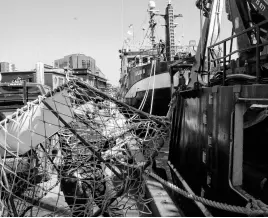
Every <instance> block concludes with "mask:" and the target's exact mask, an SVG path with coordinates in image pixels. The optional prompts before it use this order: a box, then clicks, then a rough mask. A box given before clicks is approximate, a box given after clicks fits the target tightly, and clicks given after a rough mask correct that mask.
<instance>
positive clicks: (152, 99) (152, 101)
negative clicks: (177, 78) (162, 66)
mask: <svg viewBox="0 0 268 218" xmlns="http://www.w3.org/2000/svg"><path fill="white" fill-rule="evenodd" d="M153 67H154V69H153V71H154V82H153V90H152V98H151V108H150V114H152V111H153V104H154V85H155V68H156V64H155V61H154V64H153Z"/></svg>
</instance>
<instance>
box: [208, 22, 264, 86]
mask: <svg viewBox="0 0 268 218" xmlns="http://www.w3.org/2000/svg"><path fill="white" fill-rule="evenodd" d="M267 23H268V20H265V21H262V22H260V23H259V24H256V25H254V26H252V27H250V28H248V29H246V30H244V31H242V32H240V33H238V34H236V35H232V36H230V37H228V38H226V39H224V40H222V41H220V42H218V43H215V44H213V45H211V46H209V47H208V48H207V55H208V71H209V72H210V64H211V62H212V63H214V64H215V62H217V61H220V60H223V78H222V85H223V86H224V85H225V79H226V70H227V69H226V62H227V61H226V59H227V58H228V57H229V59H230V58H231V56H232V55H234V54H236V53H238V52H244V51H248V50H251V49H256V83H260V81H261V69H260V47H264V46H266V45H268V42H263V43H260V26H262V25H264V24H267ZM251 30H255V33H256V43H255V44H253V45H251V46H249V47H247V48H243V49H237V50H235V51H233V52H229V54H226V52H227V51H226V50H227V49H226V42H227V41H229V40H233V39H234V38H237V37H239V36H241V35H243V34H247V33H248V32H249V31H251ZM222 44H223V55H222V56H221V57H217V58H213V57H212V55H211V51H212V50H213V49H214V48H215V47H216V46H217V45H222ZM230 51H231V50H230ZM208 86H210V73H208Z"/></svg>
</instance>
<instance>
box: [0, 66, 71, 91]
mask: <svg viewBox="0 0 268 218" xmlns="http://www.w3.org/2000/svg"><path fill="white" fill-rule="evenodd" d="M66 74H68V76H69V78H72V77H73V76H72V74H71V73H70V72H69V71H67V70H64V69H55V68H53V67H52V66H49V65H46V64H43V63H40V62H39V63H37V64H36V69H34V70H30V71H15V72H1V76H2V80H1V82H2V83H4V82H12V81H13V80H16V79H17V78H18V77H20V78H21V79H22V80H25V81H27V82H36V83H40V84H43V85H46V86H49V87H50V88H51V89H55V88H57V87H58V86H60V85H62V84H64V83H66V81H67V79H66Z"/></svg>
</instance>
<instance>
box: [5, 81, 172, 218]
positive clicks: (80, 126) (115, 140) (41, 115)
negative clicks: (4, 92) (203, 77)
mask: <svg viewBox="0 0 268 218" xmlns="http://www.w3.org/2000/svg"><path fill="white" fill-rule="evenodd" d="M168 129H169V128H168V124H167V123H166V122H165V120H163V119H161V118H159V117H154V116H151V115H148V114H146V113H144V112H142V111H139V110H137V109H134V108H131V107H130V106H127V105H126V104H124V103H121V102H119V101H117V100H116V99H114V98H113V97H111V96H110V95H106V94H105V93H103V92H101V91H99V90H97V89H95V88H93V87H91V86H89V85H87V84H86V83H83V82H80V81H77V80H73V81H70V82H68V83H67V84H65V85H63V86H61V87H59V88H57V89H56V90H54V91H53V92H51V93H48V94H47V95H46V96H40V97H39V98H38V99H37V100H35V101H34V102H29V103H28V104H27V105H26V106H25V107H23V108H22V109H19V110H18V111H17V112H16V113H14V114H13V115H12V116H11V117H9V118H6V119H5V120H3V121H2V122H1V123H0V154H1V159H0V166H1V174H0V175H1V180H0V181H1V190H0V195H1V199H0V203H1V205H0V212H1V215H2V216H85V217H87V216H100V215H103V216H133V215H134V216H139V215H140V214H141V213H150V210H149V208H148V207H147V204H148V203H149V202H150V199H146V196H145V181H144V178H143V172H144V170H145V169H146V168H148V167H150V166H151V164H152V161H153V160H154V158H155V157H156V155H157V153H158V151H159V150H160V149H161V147H162V146H163V145H164V143H166V139H167V135H168Z"/></svg>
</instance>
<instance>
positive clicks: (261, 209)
mask: <svg viewBox="0 0 268 218" xmlns="http://www.w3.org/2000/svg"><path fill="white" fill-rule="evenodd" d="M145 174H146V175H148V176H150V177H152V178H154V179H156V180H157V181H158V182H160V183H162V184H163V185H165V186H167V187H168V188H170V189H172V190H173V191H175V192H177V193H178V194H180V195H182V196H184V197H186V198H188V199H191V200H193V201H199V202H201V203H202V204H205V205H207V206H210V207H214V208H217V209H220V210H225V211H228V212H233V213H240V214H246V215H248V216H260V215H263V216H268V207H267V205H266V204H264V203H262V202H261V201H258V200H252V201H251V202H249V204H248V205H247V206H246V207H241V206H234V205H229V204H226V203H221V202H216V201H212V200H209V199H206V198H203V197H200V196H197V195H194V194H190V193H189V192H187V191H184V190H183V189H181V188H179V187H177V186H176V185H174V184H172V183H170V182H168V181H166V180H164V179H162V178H161V177H159V176H158V175H156V174H154V173H152V172H148V171H146V172H145Z"/></svg>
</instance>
